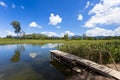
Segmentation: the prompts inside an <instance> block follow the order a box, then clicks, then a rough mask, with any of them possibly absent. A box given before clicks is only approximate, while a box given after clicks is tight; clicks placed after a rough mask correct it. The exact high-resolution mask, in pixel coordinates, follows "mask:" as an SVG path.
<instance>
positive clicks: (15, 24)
mask: <svg viewBox="0 0 120 80" xmlns="http://www.w3.org/2000/svg"><path fill="white" fill-rule="evenodd" d="M11 25H12V26H13V28H14V29H15V33H16V34H17V36H18V34H19V33H20V31H21V27H20V22H18V21H13V22H12V23H11Z"/></svg>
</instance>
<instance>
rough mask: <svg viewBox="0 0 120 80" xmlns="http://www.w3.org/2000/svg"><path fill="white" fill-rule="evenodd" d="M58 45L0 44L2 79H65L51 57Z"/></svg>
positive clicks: (0, 77) (0, 73)
mask: <svg viewBox="0 0 120 80" xmlns="http://www.w3.org/2000/svg"><path fill="white" fill-rule="evenodd" d="M57 45H59V44H45V45H30V44H13V45H0V80H64V79H65V78H66V75H68V74H66V73H65V74H64V73H62V72H61V71H60V70H58V69H57V68H55V67H53V65H52V64H51V62H50V58H49V56H50V54H49V50H53V49H56V48H55V47H56V46H57ZM56 66H57V65H56Z"/></svg>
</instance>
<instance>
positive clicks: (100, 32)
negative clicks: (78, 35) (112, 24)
mask: <svg viewBox="0 0 120 80" xmlns="http://www.w3.org/2000/svg"><path fill="white" fill-rule="evenodd" d="M86 34H87V36H120V27H118V28H116V29H114V30H107V29H104V28H99V27H96V28H93V29H90V30H87V31H86Z"/></svg>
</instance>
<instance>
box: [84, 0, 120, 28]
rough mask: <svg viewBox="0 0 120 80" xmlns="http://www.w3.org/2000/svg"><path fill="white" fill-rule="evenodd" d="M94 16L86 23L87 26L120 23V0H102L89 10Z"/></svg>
mask: <svg viewBox="0 0 120 80" xmlns="http://www.w3.org/2000/svg"><path fill="white" fill-rule="evenodd" d="M89 15H92V17H91V18H90V19H89V20H88V21H87V22H86V23H85V25H84V26H85V27H90V28H93V27H96V26H98V25H110V24H118V25H120V22H119V21H120V17H118V16H120V0H101V1H100V3H98V4H96V5H95V6H94V7H93V9H91V10H90V11H89Z"/></svg>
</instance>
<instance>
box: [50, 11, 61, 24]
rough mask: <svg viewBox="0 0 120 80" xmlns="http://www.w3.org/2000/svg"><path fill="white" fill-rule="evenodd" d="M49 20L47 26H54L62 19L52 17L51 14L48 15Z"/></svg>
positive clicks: (57, 16) (56, 16)
mask: <svg viewBox="0 0 120 80" xmlns="http://www.w3.org/2000/svg"><path fill="white" fill-rule="evenodd" d="M49 20H50V21H49V24H51V25H54V26H55V25H57V24H58V23H61V22H62V18H61V17H60V16H59V15H54V14H53V13H51V14H50V17H49Z"/></svg>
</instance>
